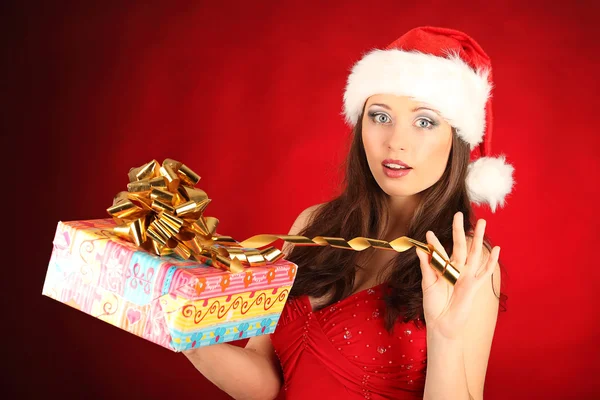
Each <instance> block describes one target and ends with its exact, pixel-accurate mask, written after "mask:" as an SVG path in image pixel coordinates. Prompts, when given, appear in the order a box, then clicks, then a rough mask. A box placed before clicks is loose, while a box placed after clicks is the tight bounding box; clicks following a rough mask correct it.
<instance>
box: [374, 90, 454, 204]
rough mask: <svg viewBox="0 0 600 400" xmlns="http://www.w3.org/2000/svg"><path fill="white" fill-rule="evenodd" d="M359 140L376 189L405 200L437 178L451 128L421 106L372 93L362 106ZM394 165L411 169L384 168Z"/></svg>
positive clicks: (449, 142)
mask: <svg viewBox="0 0 600 400" xmlns="http://www.w3.org/2000/svg"><path fill="white" fill-rule="evenodd" d="M362 140H363V144H364V147H365V152H366V154H367V161H368V163H369V168H370V169H371V173H372V174H373V177H374V178H375V180H376V181H377V183H378V184H379V187H381V189H382V190H383V191H384V192H385V193H387V194H388V195H389V196H397V197H407V196H412V195H414V194H417V193H420V192H422V191H423V190H425V189H427V188H429V187H431V186H432V185H433V184H435V183H436V182H437V181H438V180H439V179H440V178H441V176H442V174H443V173H444V170H445V169H446V165H447V163H448V157H449V155H450V149H451V148H452V127H451V126H450V124H449V123H448V122H446V121H445V120H444V119H443V118H442V117H441V116H440V115H439V114H438V113H437V112H436V111H435V110H434V109H433V108H432V107H430V106H428V105H427V104H425V103H420V102H416V101H414V100H412V99H411V98H409V97H404V96H396V95H392V94H377V95H373V96H371V97H369V98H368V99H367V102H366V105H365V112H364V116H363V120H362ZM386 160H387V161H386ZM392 160H396V161H392ZM397 161H400V162H403V163H405V164H407V165H408V166H409V167H411V169H391V168H388V167H386V166H385V165H384V164H388V162H391V163H396V162H397ZM391 167H394V166H393V165H392V166H391Z"/></svg>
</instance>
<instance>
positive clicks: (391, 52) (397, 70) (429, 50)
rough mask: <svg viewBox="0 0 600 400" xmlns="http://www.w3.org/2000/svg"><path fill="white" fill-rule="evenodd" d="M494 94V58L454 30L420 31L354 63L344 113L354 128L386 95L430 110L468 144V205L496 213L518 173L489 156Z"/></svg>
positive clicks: (370, 53)
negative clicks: (373, 100) (375, 99)
mask: <svg viewBox="0 0 600 400" xmlns="http://www.w3.org/2000/svg"><path fill="white" fill-rule="evenodd" d="M491 90H492V69H491V63H490V59H489V57H488V56H487V54H485V52H484V51H483V49H482V48H481V47H480V46H479V44H477V42H475V40H473V39H472V38H471V37H469V36H468V35H466V34H465V33H463V32H460V31H456V30H453V29H448V28H437V27H420V28H415V29H412V30H410V31H409V32H407V33H406V34H404V35H403V36H401V37H400V38H398V39H397V40H395V41H394V42H392V43H391V44H390V45H388V46H387V47H386V48H385V49H373V50H371V51H369V52H367V53H365V54H364V56H363V57H362V58H361V59H360V60H359V61H358V62H357V63H356V64H354V66H353V67H352V70H351V73H350V75H349V77H348V82H347V85H346V90H345V93H344V111H343V114H344V116H345V118H346V122H347V123H348V124H349V125H351V126H354V125H356V123H357V122H358V118H359V116H360V114H361V112H362V110H363V108H364V105H365V102H366V101H367V99H368V98H369V97H370V96H372V95H374V94H384V93H386V94H394V95H397V96H408V97H411V98H413V99H414V100H415V101H419V102H423V103H426V104H428V105H430V106H432V107H433V108H435V109H436V110H438V111H439V112H440V113H441V116H442V117H443V118H444V119H445V120H446V121H447V122H448V123H449V124H450V125H451V126H453V127H454V128H455V130H456V132H457V134H458V136H459V137H460V138H461V139H462V140H464V141H465V142H467V143H468V144H469V145H470V149H471V157H470V160H471V162H470V163H469V167H468V173H467V178H466V185H467V190H468V192H469V197H470V200H471V201H472V202H474V203H476V204H484V203H487V204H488V205H489V206H490V208H491V210H492V212H495V211H496V207H497V206H501V207H502V206H504V202H505V198H506V196H507V195H508V194H509V193H510V192H511V190H512V187H513V184H514V182H513V177H512V174H513V171H514V168H513V166H512V165H510V164H508V163H507V162H506V160H505V156H499V157H491V156H490V153H491V144H492V103H491Z"/></svg>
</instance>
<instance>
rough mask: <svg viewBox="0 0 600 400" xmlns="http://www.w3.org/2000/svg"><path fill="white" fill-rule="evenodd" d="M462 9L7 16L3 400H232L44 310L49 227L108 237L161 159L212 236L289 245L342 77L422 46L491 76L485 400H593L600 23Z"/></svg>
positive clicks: (380, 5)
mask: <svg viewBox="0 0 600 400" xmlns="http://www.w3.org/2000/svg"><path fill="white" fill-rule="evenodd" d="M79 3H81V4H79ZM133 3H137V5H135V6H134V5H132V4H133ZM144 3H147V2H144ZM259 3H260V4H259ZM474 3H475V2H461V1H454V2H442V1H434V2H429V3H427V4H425V3H423V4H417V2H399V1H389V2H381V1H380V2H376V3H371V2H367V1H362V2H356V3H351V2H318V3H316V2H315V4H314V5H313V6H309V5H307V4H306V2H298V3H297V4H294V3H286V4H285V5H281V4H279V2H247V4H246V5H242V4H232V3H231V2H225V3H223V4H224V5H215V4H203V5H195V4H193V3H187V5H186V3H183V2H177V5H174V4H168V2H163V3H162V4H160V5H150V4H149V3H148V4H142V2H132V4H130V5H125V4H118V3H116V4H114V5H110V4H105V3H104V2H78V3H77V4H76V3H74V4H71V5H68V6H67V5H66V3H63V2H61V6H60V7H57V6H56V5H55V6H52V5H50V2H47V3H46V4H45V5H43V4H39V5H33V4H27V5H26V4H24V3H18V4H15V5H13V6H12V8H10V9H5V11H4V12H3V15H4V18H5V22H4V23H3V27H4V28H3V29H4V31H5V34H4V35H3V36H4V40H5V46H6V47H5V50H6V51H5V52H4V56H5V58H6V60H5V61H7V62H5V66H8V67H9V70H8V72H7V73H5V74H4V78H5V79H6V82H5V83H4V84H3V87H4V88H5V90H4V92H5V94H7V99H8V103H7V104H6V105H5V106H4V107H3V110H4V112H5V116H4V118H2V120H3V123H4V124H5V127H4V128H5V129H3V133H4V134H3V136H4V139H3V140H6V139H8V140H9V141H8V145H5V146H3V147H4V151H5V160H6V162H8V166H10V168H6V169H5V181H4V182H5V191H4V202H7V201H8V207H7V208H5V213H8V214H10V215H11V220H12V219H13V217H12V215H19V220H18V221H20V224H19V225H18V227H17V228H16V229H17V230H16V232H15V234H16V236H17V237H15V238H13V239H12V240H9V241H8V242H5V243H7V245H5V251H6V249H8V248H11V247H12V246H13V245H14V244H15V243H16V246H17V248H16V251H15V253H13V254H15V255H16V256H15V257H10V258H8V257H7V258H6V259H5V260H9V259H12V261H10V262H8V261H5V264H4V267H5V275H4V277H3V279H2V281H3V286H4V290H3V293H4V294H5V295H6V296H7V298H6V300H5V302H4V308H5V310H6V312H5V315H7V316H8V318H9V323H8V324H3V326H4V331H5V342H4V347H5V348H6V350H7V352H8V355H9V356H10V358H9V359H8V360H5V361H4V366H5V368H6V370H5V372H4V374H3V376H4V378H3V379H6V384H5V385H4V387H5V388H7V389H6V390H8V391H9V393H11V396H9V397H5V398H14V397H19V398H38V397H41V396H44V395H45V396H52V397H57V396H65V398H83V397H84V396H85V397H86V398H111V399H112V398H142V397H143V398H151V399H164V398H173V399H177V398H212V399H224V398H228V397H227V396H226V395H225V394H223V393H222V392H220V391H219V390H218V389H217V388H216V387H214V386H213V385H212V384H211V383H210V382H208V381H207V380H206V379H204V378H203V376H201V375H200V374H199V373H198V372H197V371H196V370H195V369H194V368H193V366H192V365H191V364H190V363H189V362H188V361H187V359H186V358H185V357H184V356H183V355H181V354H176V353H172V352H170V351H168V350H166V349H164V348H161V347H159V346H157V345H154V344H152V343H150V342H147V341H145V340H143V339H140V338H137V337H135V336H133V335H131V334H129V333H126V332H123V331H121V330H119V329H117V328H115V327H113V326H110V325H108V324H106V323H104V322H101V321H99V320H96V319H94V318H92V317H90V316H88V315H85V314H83V313H81V312H78V311H76V310H74V309H72V308H70V307H68V306H65V305H62V304H60V303H58V302H56V301H54V300H51V299H49V298H47V297H45V296H42V295H41V290H42V285H43V281H44V278H45V273H46V268H47V265H48V260H49V256H50V252H51V250H52V245H51V242H52V238H53V234H54V230H55V228H56V223H57V222H58V221H59V220H65V221H66V220H76V219H93V218H104V217H105V216H106V214H105V209H106V207H108V206H109V205H110V204H111V202H112V198H113V196H114V194H116V193H117V192H118V191H120V190H123V189H124V188H125V186H126V183H127V171H128V170H129V168H130V167H133V166H139V165H141V164H143V163H145V162H147V161H150V160H151V159H157V160H159V161H162V160H163V159H164V158H167V157H171V158H175V159H177V160H180V161H183V162H185V163H186V164H187V165H188V166H190V167H191V168H193V169H194V170H195V171H197V172H198V173H199V174H200V175H201V176H202V180H201V182H200V184H199V187H201V188H202V189H204V190H205V191H206V192H207V193H208V194H209V196H210V197H211V198H212V199H213V202H212V203H211V204H210V206H209V207H208V209H207V215H210V216H215V217H217V218H219V219H220V220H221V224H220V227H219V230H220V232H223V233H226V234H229V235H231V236H234V237H235V238H238V240H243V239H244V238H246V237H249V236H251V235H254V234H258V233H267V232H273V233H274V232H277V233H287V231H288V229H289V227H290V225H291V223H292V222H293V220H294V218H295V217H296V216H297V214H298V213H299V212H300V211H301V210H303V209H304V208H306V207H308V206H310V205H313V204H316V203H318V202H323V201H326V200H328V199H330V198H331V197H332V195H333V194H334V192H335V183H336V182H337V181H338V178H339V174H338V173H337V172H336V168H337V165H338V164H339V163H340V162H341V161H342V159H343V156H344V154H345V152H346V145H347V139H348V137H349V129H348V128H347V127H346V126H345V125H344V122H343V119H342V117H341V115H340V112H341V106H342V94H343V89H344V85H345V80H346V77H347V73H348V70H349V68H350V67H351V65H352V64H353V63H354V62H355V61H357V60H358V58H359V57H360V56H361V54H362V53H363V52H365V51H367V50H368V49H370V48H372V47H376V46H379V47H381V46H385V45H386V44H388V43H389V42H391V41H393V40H394V39H396V38H397V37H398V36H400V35H401V34H403V33H404V32H406V31H407V30H409V29H411V28H413V27H416V26H421V25H435V26H446V27H452V28H455V29H459V30H463V31H465V32H467V33H469V34H470V35H471V36H473V37H474V38H475V39H476V40H477V41H478V42H479V43H480V44H481V45H482V47H483V48H484V49H485V50H486V52H487V53H488V54H489V55H490V57H491V58H492V61H493V66H494V77H495V86H496V88H495V91H494V101H495V103H494V111H495V114H494V115H495V129H494V144H493V152H494V153H495V154H499V153H502V154H506V155H507V160H508V161H509V162H511V163H512V164H513V165H514V166H515V168H516V172H515V179H516V182H517V183H516V186H515V190H514V192H513V194H512V195H511V196H510V197H509V199H508V203H507V207H506V208H505V209H500V210H499V211H498V212H497V213H496V214H491V213H490V212H489V210H488V209H477V212H478V215H479V217H480V218H486V219H487V221H488V228H487V232H488V233H489V234H490V236H491V238H492V239H493V240H494V242H495V244H498V245H500V246H501V247H502V254H501V257H502V259H503V261H504V263H505V265H506V267H507V271H508V274H509V275H508V276H507V277H505V278H504V282H505V291H506V293H507V294H508V295H509V300H508V312H507V313H502V314H501V315H500V317H499V321H498V326H497V328H496V334H495V338H494V344H493V347H492V353H491V358H490V362H489V367H488V372H487V380H486V388H485V393H486V399H488V400H494V399H505V398H507V397H510V398H513V399H521V398H522V399H532V398H544V399H564V398H577V399H590V398H593V397H596V398H597V396H600V381H599V380H598V379H597V373H598V372H599V371H598V360H599V359H600V346H598V342H597V338H598V337H599V335H600V323H599V322H598V320H599V319H598V317H599V316H600V315H599V313H598V307H597V303H598V297H597V285H598V278H599V277H600V273H599V272H598V271H599V269H598V268H597V265H596V264H597V262H595V260H594V258H593V257H594V255H595V253H594V249H596V248H597V242H598V238H599V234H598V230H597V229H598V228H597V227H598V223H599V222H600V219H599V218H598V213H597V204H598V198H599V195H600V193H599V189H598V171H599V157H598V146H599V145H600V140H599V139H598V137H599V135H598V124H599V123H598V119H597V116H598V101H597V98H598V97H597V96H598V92H599V88H598V80H597V66H598V65H599V61H600V60H599V56H598V54H599V52H598V44H597V43H598V42H597V38H598V36H599V35H598V34H599V29H598V22H597V20H598V12H597V11H598V10H597V9H592V8H591V7H592V6H591V5H587V4H585V3H584V2H572V3H569V4H568V5H567V3H566V2H564V3H563V4H559V3H556V2H555V3H549V2H539V3H537V4H535V3H532V2H520V1H513V2H507V1H502V2H500V1H498V2H496V3H495V4H492V5H489V4H487V3H486V5H485V6H483V5H476V4H474ZM524 3H527V4H524ZM589 3H590V4H591V2H589ZM55 4H56V3H55ZM481 4H483V2H482V3H481ZM15 184H16V185H15ZM15 186H16V188H15ZM15 189H16V190H15ZM5 240H6V238H5ZM8 246H10V247H8ZM587 249H591V251H590V250H587ZM15 271H16V274H14V273H13V272H15ZM240 373H242V371H240ZM17 393H18V394H19V395H17ZM57 398H60V397H57Z"/></svg>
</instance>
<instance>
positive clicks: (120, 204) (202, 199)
mask: <svg viewBox="0 0 600 400" xmlns="http://www.w3.org/2000/svg"><path fill="white" fill-rule="evenodd" d="M199 181H200V176H198V175H197V174H196V173H195V172H194V171H192V170H191V169H190V168H189V167H187V166H186V165H185V164H182V163H180V162H178V161H175V160H172V159H166V160H164V162H163V163H162V165H160V164H159V163H158V162H157V161H156V160H152V161H150V162H149V163H147V164H144V165H142V166H141V167H139V168H132V169H131V170H130V171H129V184H128V185H127V191H126V192H120V193H118V194H117V196H116V197H115V200H114V203H113V205H112V206H111V207H109V208H108V209H107V211H108V213H109V214H110V215H111V216H112V217H113V219H114V220H115V222H116V223H117V226H116V227H115V228H114V229H113V230H114V232H115V233H116V234H118V235H119V236H121V237H123V238H126V239H129V240H131V241H132V242H133V243H135V244H136V245H137V246H139V247H141V248H143V249H145V250H147V251H149V252H151V253H154V254H156V255H159V256H163V255H168V254H172V253H175V254H177V255H179V256H180V257H182V258H183V259H186V260H187V259H190V258H193V259H196V260H202V257H208V258H210V259H212V262H213V264H214V265H215V266H217V267H219V268H223V269H226V270H228V271H230V272H240V271H242V270H243V269H244V267H243V265H242V264H246V265H250V266H263V265H266V264H267V263H268V262H270V263H272V262H275V261H277V260H278V259H280V258H282V257H283V253H282V252H281V251H280V250H279V249H277V248H275V247H269V248H266V249H264V250H257V249H255V248H251V249H247V248H244V247H243V246H241V245H240V244H239V243H238V242H236V241H235V240H234V239H233V238H232V237H230V236H214V234H215V232H216V229H217V225H218V223H219V220H218V219H217V218H214V217H205V216H204V215H203V213H204V210H205V208H206V206H208V204H209V203H210V201H211V200H210V199H209V198H208V195H207V194H206V192H204V191H203V190H201V189H198V188H195V187H194V186H195V185H196V184H197V183H198V182H199Z"/></svg>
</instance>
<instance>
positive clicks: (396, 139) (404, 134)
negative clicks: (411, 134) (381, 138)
mask: <svg viewBox="0 0 600 400" xmlns="http://www.w3.org/2000/svg"><path fill="white" fill-rule="evenodd" d="M407 142H408V130H407V128H406V127H404V126H402V125H401V124H396V126H394V128H393V129H392V130H391V131H390V135H389V137H388V140H387V146H388V149H390V150H392V151H396V150H406V148H407V145H408V143H407Z"/></svg>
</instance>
